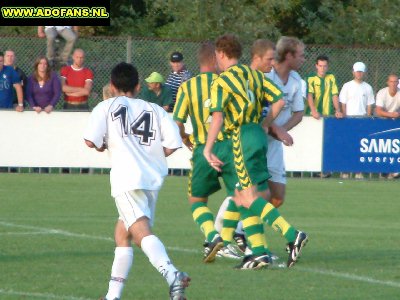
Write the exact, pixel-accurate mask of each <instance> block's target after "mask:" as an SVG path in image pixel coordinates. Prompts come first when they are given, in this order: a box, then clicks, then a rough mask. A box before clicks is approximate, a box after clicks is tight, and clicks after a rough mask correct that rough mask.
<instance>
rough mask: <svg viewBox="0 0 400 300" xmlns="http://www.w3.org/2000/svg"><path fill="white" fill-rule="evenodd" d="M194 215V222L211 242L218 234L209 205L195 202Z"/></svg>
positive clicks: (193, 205) (193, 206)
mask: <svg viewBox="0 0 400 300" xmlns="http://www.w3.org/2000/svg"><path fill="white" fill-rule="evenodd" d="M192 215H193V220H194V221H195V222H196V223H197V225H198V226H199V227H200V230H201V231H202V232H203V233H204V235H205V237H206V239H207V241H209V242H211V241H212V240H213V238H214V236H215V235H216V234H218V232H217V231H216V230H215V226H214V215H213V213H212V212H211V210H210V209H209V208H208V207H207V203H204V202H195V203H193V204H192Z"/></svg>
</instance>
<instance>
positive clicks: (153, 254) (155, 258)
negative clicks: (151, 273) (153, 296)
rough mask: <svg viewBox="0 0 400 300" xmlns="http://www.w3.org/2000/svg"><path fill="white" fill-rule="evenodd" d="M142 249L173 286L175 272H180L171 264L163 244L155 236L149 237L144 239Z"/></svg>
mask: <svg viewBox="0 0 400 300" xmlns="http://www.w3.org/2000/svg"><path fill="white" fill-rule="evenodd" d="M140 246H141V248H142V250H143V252H144V254H146V256H147V257H148V258H149V261H150V263H151V264H152V265H153V266H154V268H156V269H157V271H158V272H160V273H161V275H162V276H163V277H164V278H165V279H166V280H167V282H168V285H171V284H172V282H173V281H174V279H175V272H176V271H178V270H177V269H176V268H175V266H174V265H173V264H172V263H171V260H170V259H169V257H168V254H167V251H166V250H165V247H164V245H163V243H162V242H161V241H160V239H159V238H158V237H156V236H155V235H148V236H146V237H144V238H143V239H142V242H141V245H140Z"/></svg>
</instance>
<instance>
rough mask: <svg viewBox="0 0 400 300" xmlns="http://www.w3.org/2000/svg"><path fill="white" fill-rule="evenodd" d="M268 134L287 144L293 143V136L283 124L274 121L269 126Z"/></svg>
mask: <svg viewBox="0 0 400 300" xmlns="http://www.w3.org/2000/svg"><path fill="white" fill-rule="evenodd" d="M268 134H269V135H270V136H272V137H273V138H274V139H276V140H278V141H281V142H282V143H283V144H285V145H286V146H292V145H293V137H292V136H291V135H290V134H289V132H287V130H286V129H285V128H283V127H282V126H278V125H276V124H275V123H273V124H272V125H271V126H270V127H268Z"/></svg>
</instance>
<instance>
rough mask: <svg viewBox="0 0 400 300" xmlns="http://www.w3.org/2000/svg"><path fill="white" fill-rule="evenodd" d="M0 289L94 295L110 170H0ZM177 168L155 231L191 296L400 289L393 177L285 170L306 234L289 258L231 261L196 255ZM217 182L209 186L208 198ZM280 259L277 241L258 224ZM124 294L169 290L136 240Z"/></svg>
mask: <svg viewBox="0 0 400 300" xmlns="http://www.w3.org/2000/svg"><path fill="white" fill-rule="evenodd" d="M0 183H1V184H0V270H1V272H0V299H7V300H15V299H66V300H67V299H69V300H75V299H76V300H77V299H82V300H86V299H98V298H99V297H100V296H102V295H104V293H105V291H106V289H107V284H108V277H109V273H110V268H111V263H112V259H113V250H114V244H113V241H112V237H113V227H114V223H115V220H116V217H117V213H116V209H115V207H114V203H113V199H112V198H111V197H110V195H109V194H110V193H109V192H110V188H109V178H108V176H107V175H75V174H74V175H72V174H70V175H61V174H0ZM186 184H187V178H186V177H169V178H167V180H166V182H165V185H164V187H163V189H162V190H161V193H160V197H159V202H158V207H157V212H156V220H155V228H154V231H155V233H156V234H157V235H158V236H159V237H160V238H161V240H162V241H163V242H164V244H165V245H166V247H167V249H168V252H169V255H170V257H171V259H172V260H173V262H174V263H175V265H176V266H178V267H179V268H181V269H182V270H185V271H186V272H188V273H189V274H190V275H191V277H192V285H191V287H190V288H189V289H188V290H187V296H188V299H189V300H196V299H198V300H203V299H207V300H208V299H212V300H214V299H234V300H235V299H238V300H240V299H335V300H336V299H379V298H380V299H385V300H387V299H399V295H400V272H399V269H400V263H399V258H398V257H399V256H398V251H399V249H400V242H399V237H400V234H399V231H400V219H399V217H398V213H399V212H400V201H399V198H398V191H399V186H398V182H389V181H344V182H343V183H340V182H339V181H338V180H337V179H330V180H320V179H290V180H289V182H288V186H287V187H288V190H287V200H286V203H285V204H284V206H283V207H282V209H281V213H282V215H284V216H285V217H286V219H287V220H288V221H289V222H290V223H292V224H293V225H294V226H296V227H298V228H300V229H302V230H304V231H306V232H307V233H308V234H309V235H310V242H309V243H308V245H307V247H306V248H305V249H304V252H303V255H302V258H301V260H300V262H299V263H298V264H296V266H295V267H294V268H293V269H278V268H271V269H268V270H262V271H237V270H234V269H233V268H232V267H233V266H234V265H235V264H236V263H237V262H236V261H232V260H228V259H219V260H217V261H216V262H215V263H213V264H207V265H206V264H203V263H202V261H201V256H202V241H203V236H202V234H201V233H200V231H199V230H198V229H197V227H196V225H195V224H194V222H193V220H192V217H191V214H190V208H189V205H188V203H187V200H186ZM223 198H224V193H223V192H220V193H218V194H215V195H214V196H213V197H212V198H211V199H210V206H211V207H212V208H213V209H214V211H215V210H216V209H217V207H218V204H219V203H220V202H221V200H222V199H223ZM267 237H268V240H269V244H270V246H271V248H272V250H273V251H274V252H275V253H276V254H278V255H279V256H280V257H281V258H282V259H286V254H285V253H284V244H285V241H284V239H283V238H281V237H280V236H279V235H278V234H276V233H274V232H273V231H272V230H270V229H267ZM134 251H135V258H134V266H133V268H132V270H131V273H130V276H129V279H128V282H127V284H126V287H125V290H124V294H123V298H124V299H140V300H142V299H143V300H147V299H153V300H158V299H168V287H167V284H166V283H165V282H164V280H163V278H162V277H161V276H160V275H159V274H158V272H157V271H156V270H154V269H153V267H152V266H151V265H150V263H149V262H148V260H147V258H146V257H145V256H144V254H143V253H142V252H141V251H140V250H139V249H137V248H135V249H134Z"/></svg>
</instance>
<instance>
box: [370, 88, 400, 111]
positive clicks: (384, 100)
mask: <svg viewBox="0 0 400 300" xmlns="http://www.w3.org/2000/svg"><path fill="white" fill-rule="evenodd" d="M376 106H379V107H382V108H384V109H385V110H386V111H387V112H396V111H399V110H400V90H399V89H398V90H397V93H396V94H395V95H394V96H393V97H392V96H390V94H389V88H388V87H385V88H383V89H381V90H380V91H379V92H378V93H377V94H376Z"/></svg>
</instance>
